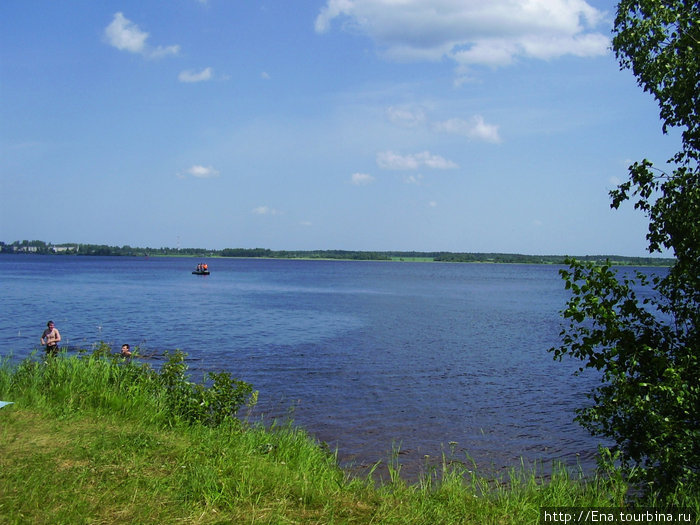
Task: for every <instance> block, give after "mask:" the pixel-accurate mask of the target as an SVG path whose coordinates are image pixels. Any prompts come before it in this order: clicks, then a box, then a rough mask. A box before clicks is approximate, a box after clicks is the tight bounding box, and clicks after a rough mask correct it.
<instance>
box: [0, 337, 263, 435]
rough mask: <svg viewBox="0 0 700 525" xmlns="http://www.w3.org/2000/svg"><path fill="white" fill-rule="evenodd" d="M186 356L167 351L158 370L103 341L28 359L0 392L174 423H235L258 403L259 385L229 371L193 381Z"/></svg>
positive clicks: (67, 409)
mask: <svg viewBox="0 0 700 525" xmlns="http://www.w3.org/2000/svg"><path fill="white" fill-rule="evenodd" d="M185 357H186V355H185V354H184V353H183V352H180V351H176V352H174V353H172V354H166V362H165V363H163V366H162V367H161V369H160V370H159V371H156V370H153V369H152V368H151V367H149V366H148V365H146V364H139V363H137V362H136V360H134V359H124V358H123V357H121V356H119V355H118V354H112V353H111V349H110V347H109V345H106V344H105V343H100V344H99V345H98V346H97V347H96V348H95V349H94V350H93V352H92V353H91V354H89V355H81V356H80V357H67V356H65V355H60V356H59V357H56V358H52V357H49V358H45V359H44V360H43V361H42V362H37V361H36V360H34V359H31V358H28V359H26V360H24V361H22V362H21V363H20V364H19V365H18V366H17V368H16V370H14V371H13V373H11V374H7V373H6V374H4V376H3V377H0V394H3V391H5V392H12V393H13V395H14V396H28V397H29V398H30V399H31V400H32V402H33V403H35V404H38V405H44V404H46V403H48V402H49V401H48V400H52V402H53V404H54V405H55V408H54V410H56V411H58V412H59V413H60V414H68V413H72V412H75V411H80V410H84V409H98V410H106V411H114V410H122V411H123V410H134V409H135V408H138V409H139V410H143V411H144V412H146V413H149V414H150V417H151V418H152V419H154V420H160V421H163V422H164V423H167V424H168V425H171V426H172V425H175V424H177V423H185V424H202V425H205V426H210V427H215V426H218V425H221V424H223V423H224V422H227V421H229V422H235V421H236V420H235V416H236V415H237V414H238V411H239V409H240V408H241V407H243V406H246V405H247V406H252V405H254V404H255V402H256V400H257V392H254V391H253V387H252V386H251V385H250V384H248V383H246V382H244V381H240V380H237V379H233V378H232V377H231V375H230V374H229V373H228V372H216V373H214V372H209V373H207V374H206V376H205V378H204V381H203V382H202V383H193V382H191V381H190V380H189V377H188V375H187V365H186V363H185ZM35 396H36V397H35ZM57 400H58V401H60V402H56V401H57Z"/></svg>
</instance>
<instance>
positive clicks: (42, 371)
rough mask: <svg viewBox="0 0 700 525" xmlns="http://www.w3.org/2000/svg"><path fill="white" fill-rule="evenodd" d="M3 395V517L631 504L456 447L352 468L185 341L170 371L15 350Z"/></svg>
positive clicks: (468, 515) (485, 515)
mask: <svg viewBox="0 0 700 525" xmlns="http://www.w3.org/2000/svg"><path fill="white" fill-rule="evenodd" d="M0 399H3V400H7V401H13V404H12V405H8V406H6V407H5V408H3V409H2V410H0V450H2V454H0V522H2V523H27V522H29V523H56V522H59V523H87V522H91V523H94V522H103V523H155V522H158V523H168V522H176V521H184V522H188V523H189V522H192V523H226V522H232V523H238V522H248V523H426V524H428V523H431V524H432V523H446V524H449V523H499V524H509V523H512V524H519V523H536V522H537V520H538V517H539V513H540V508H541V507H572V506H576V507H589V506H590V507H619V506H622V505H624V504H625V497H626V491H627V488H626V487H625V485H624V484H623V483H622V482H621V481H620V480H619V479H616V478H615V477H614V476H612V477H594V478H589V479H584V478H582V477H581V476H580V475H578V474H574V473H572V472H570V471H568V470H566V469H565V468H563V467H556V466H555V467H552V469H551V472H547V473H546V474H547V476H540V475H539V473H537V472H534V471H525V470H521V471H515V470H514V471H511V472H510V473H509V474H508V475H505V476H504V477H502V478H501V479H492V478H487V477H483V476H480V475H479V473H478V472H474V471H471V470H469V469H468V468H467V466H466V465H465V463H464V462H462V461H453V460H455V459H459V458H453V457H450V456H451V455H450V453H446V454H445V456H444V457H443V461H442V464H441V465H438V466H437V467H436V468H435V469H433V470H431V471H430V472H428V473H426V474H425V475H424V476H423V477H422V478H421V479H420V480H419V481H418V482H417V483H413V484H409V483H407V482H406V481H405V480H403V479H402V477H401V465H400V463H399V460H398V457H399V456H398V455H395V456H394V457H391V458H387V459H386V463H387V467H388V472H389V476H388V479H385V480H383V481H381V482H378V481H377V480H376V479H375V478H373V477H372V476H371V475H369V476H367V477H362V478H358V477H355V476H351V475H350V474H348V473H347V472H345V471H343V470H342V469H340V468H339V467H338V464H337V461H336V456H335V454H333V453H332V452H331V451H329V450H327V449H326V448H324V447H323V446H322V445H321V444H319V443H318V442H316V441H315V440H314V439H313V438H312V437H311V436H309V435H308V434H307V433H306V432H305V431H304V430H303V429H300V428H298V427H295V426H294V425H292V424H291V423H284V424H275V423H273V424H271V425H268V426H263V425H261V424H257V423H251V422H249V421H248V420H247V418H246V411H247V410H248V408H249V407H251V406H252V405H253V404H254V402H255V399H256V393H255V392H254V390H253V389H252V387H251V386H250V385H247V384H246V383H244V382H241V381H237V380H235V379H232V378H231V377H230V376H229V375H228V374H211V375H210V376H209V377H208V378H206V380H204V382H202V383H197V384H195V383H192V382H190V380H189V377H188V375H187V369H186V366H185V364H184V356H183V354H180V353H178V352H176V353H174V354H172V355H170V356H168V359H167V361H166V363H165V364H164V365H163V367H162V368H161V369H160V370H158V371H155V370H153V369H151V368H150V367H149V366H148V365H144V364H142V363H139V362H138V361H137V360H124V359H122V358H119V357H116V356H112V355H111V352H110V349H109V348H108V347H105V346H102V347H100V348H98V349H97V350H96V351H95V352H93V353H91V354H89V355H88V354H83V355H73V356H70V357H69V356H67V355H65V354H61V355H59V356H58V357H56V358H49V359H47V360H44V359H40V358H37V357H35V358H30V359H28V360H25V361H23V362H22V363H19V364H12V363H11V362H10V361H9V360H8V359H5V360H3V361H2V363H0ZM461 459H466V458H461ZM693 498H694V499H693ZM651 503H653V502H651ZM688 503H689V506H693V507H694V508H695V509H696V510H697V509H698V507H699V506H700V504H699V503H698V497H697V496H694V497H690V496H689V498H688Z"/></svg>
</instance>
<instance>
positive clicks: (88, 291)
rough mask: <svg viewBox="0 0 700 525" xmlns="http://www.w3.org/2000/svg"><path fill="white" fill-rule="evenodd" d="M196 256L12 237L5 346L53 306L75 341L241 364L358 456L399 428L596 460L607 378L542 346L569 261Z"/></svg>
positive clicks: (394, 437)
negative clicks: (104, 251)
mask: <svg viewBox="0 0 700 525" xmlns="http://www.w3.org/2000/svg"><path fill="white" fill-rule="evenodd" d="M197 262H199V260H196V259H188V258H175V259H170V258H148V259H146V258H110V257H67V256H66V257H63V256H61V257H59V256H53V257H51V256H48V257H44V256H33V255H25V256H21V255H2V256H0V286H1V287H2V292H1V297H0V306H1V307H2V316H0V355H8V354H12V355H13V356H14V358H16V359H20V358H23V357H26V356H27V355H29V354H30V352H31V351H32V350H33V349H35V348H36V347H37V346H38V342H39V336H40V335H41V332H42V330H43V329H44V327H45V325H46V321H47V320H49V319H52V320H54V321H55V322H56V326H57V328H58V329H59V330H60V331H61V334H62V336H63V344H64V346H66V345H67V346H69V347H72V348H75V347H83V348H89V347H90V346H91V345H92V344H94V343H96V342H98V341H105V342H108V343H111V344H112V345H113V347H114V348H115V350H116V347H117V346H120V345H121V344H122V343H125V342H128V343H130V344H131V345H132V346H134V345H139V346H140V347H141V350H142V353H143V352H145V353H148V352H156V353H160V354H162V352H163V351H165V350H173V349H176V348H178V349H181V350H183V351H185V352H187V353H188V355H189V365H190V369H191V370H193V371H194V373H201V372H203V371H207V370H227V371H230V372H231V373H232V374H233V375H234V376H235V377H237V378H239V379H243V380H245V381H247V382H249V383H252V384H253V386H254V387H255V388H256V389H258V390H259V391H260V401H259V407H258V411H259V412H260V413H263V414H265V416H266V418H271V417H280V416H284V417H286V416H287V415H288V414H291V415H292V417H293V419H294V421H295V422H296V423H298V424H300V425H301V426H303V427H304V428H306V429H307V430H308V431H309V432H310V433H312V434H313V435H314V436H316V437H317V438H318V439H320V440H323V441H326V442H327V443H328V444H329V445H330V446H331V447H332V448H334V449H335V448H337V449H338V453H339V456H340V459H341V461H342V462H343V464H345V465H354V466H357V467H362V466H366V465H371V464H373V463H374V462H376V461H377V460H386V459H387V458H388V457H389V455H390V453H391V451H392V448H393V447H395V446H400V449H401V455H400V456H399V457H400V459H401V461H402V463H403V464H404V465H405V468H404V473H408V474H409V475H410V474H411V472H418V471H419V470H420V468H421V465H423V464H424V463H425V456H430V457H431V458H435V459H438V458H439V456H440V455H441V453H442V452H443V451H445V452H449V451H450V448H452V449H454V451H455V455H456V456H457V458H458V459H463V458H465V455H466V454H469V455H470V456H471V457H473V458H474V459H475V460H476V461H477V463H478V464H479V465H480V466H481V467H482V468H491V467H493V468H496V469H499V468H503V467H505V466H511V465H517V464H519V462H520V458H524V460H525V461H526V462H530V461H535V460H541V461H544V462H550V461H552V460H560V461H563V462H565V463H568V464H570V465H576V464H577V462H578V463H581V464H582V466H583V467H584V469H586V470H588V469H590V468H591V467H592V465H593V461H592V455H593V453H594V452H595V450H596V446H597V443H598V441H596V440H595V439H593V438H591V437H590V436H589V435H588V434H587V432H585V431H584V430H582V429H581V428H580V427H579V426H578V425H577V424H575V423H573V421H572V420H573V416H574V413H573V411H574V409H575V408H576V407H580V406H582V405H583V404H585V403H586V402H587V400H586V398H585V392H587V391H588V390H589V389H590V388H591V386H592V384H593V382H594V378H592V377H588V378H586V377H583V378H582V377H573V376H572V372H573V370H574V369H575V368H576V366H575V363H572V362H564V363H558V362H554V361H553V360H552V356H551V354H549V353H548V352H547V349H548V348H550V347H551V346H554V345H556V344H557V342H558V334H559V331H560V317H559V311H560V310H561V309H562V307H563V305H564V303H565V300H566V295H565V291H564V289H563V285H562V281H561V279H560V278H559V276H558V273H557V270H558V267H554V266H537V265H486V264H437V263H390V262H339V261H286V260H247V259H211V260H209V261H208V263H209V268H210V270H211V271H212V274H211V275H209V276H195V275H192V274H191V270H192V269H193V268H194V266H195V265H196V263H197ZM157 363H158V360H157V358H156V359H155V361H154V364H155V365H156V366H157ZM450 442H454V443H456V445H455V444H454V443H452V445H450V444H449V443H450Z"/></svg>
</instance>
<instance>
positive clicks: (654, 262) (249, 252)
mask: <svg viewBox="0 0 700 525" xmlns="http://www.w3.org/2000/svg"><path fill="white" fill-rule="evenodd" d="M0 253H3V254H5V253H10V254H27V255H64V256H68V255H82V256H131V257H200V258H212V257H221V258H239V259H286V260H326V261H328V260H342V261H394V262H455V263H494V264H550V265H551V264H566V259H567V258H573V259H576V260H578V261H589V262H594V263H596V264H611V265H613V266H660V267H670V266H673V264H674V263H675V259H673V258H666V257H628V256H622V255H583V256H581V255H573V256H566V255H524V254H516V253H481V252H476V253H470V252H417V251H351V250H269V249H266V248H225V249H223V250H208V249H204V248H149V247H146V248H140V247H132V246H121V247H120V246H107V245H96V244H80V243H64V244H50V243H46V242H43V241H21V242H20V241H15V242H13V243H9V244H6V243H4V242H1V241H0Z"/></svg>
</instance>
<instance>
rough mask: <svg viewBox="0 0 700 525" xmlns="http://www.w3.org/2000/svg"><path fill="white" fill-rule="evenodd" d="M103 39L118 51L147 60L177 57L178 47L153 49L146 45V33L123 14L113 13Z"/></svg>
mask: <svg viewBox="0 0 700 525" xmlns="http://www.w3.org/2000/svg"><path fill="white" fill-rule="evenodd" d="M104 37H105V40H106V41H107V43H108V44H109V45H111V46H113V47H116V48H117V49H119V50H120V51H128V52H129V53H136V54H139V55H143V56H145V57H148V58H161V57H164V56H167V55H177V54H178V53H179V51H180V46H176V45H173V46H166V47H163V46H158V47H156V48H153V47H151V46H149V45H148V44H147V43H146V40H147V39H148V33H146V32H145V31H141V29H139V26H137V25H136V24H134V23H133V22H132V21H131V20H129V19H128V18H126V17H125V16H124V14H123V13H121V12H119V13H115V14H114V18H113V19H112V22H111V23H110V24H109V25H108V26H107V27H106V28H105V31H104Z"/></svg>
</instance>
